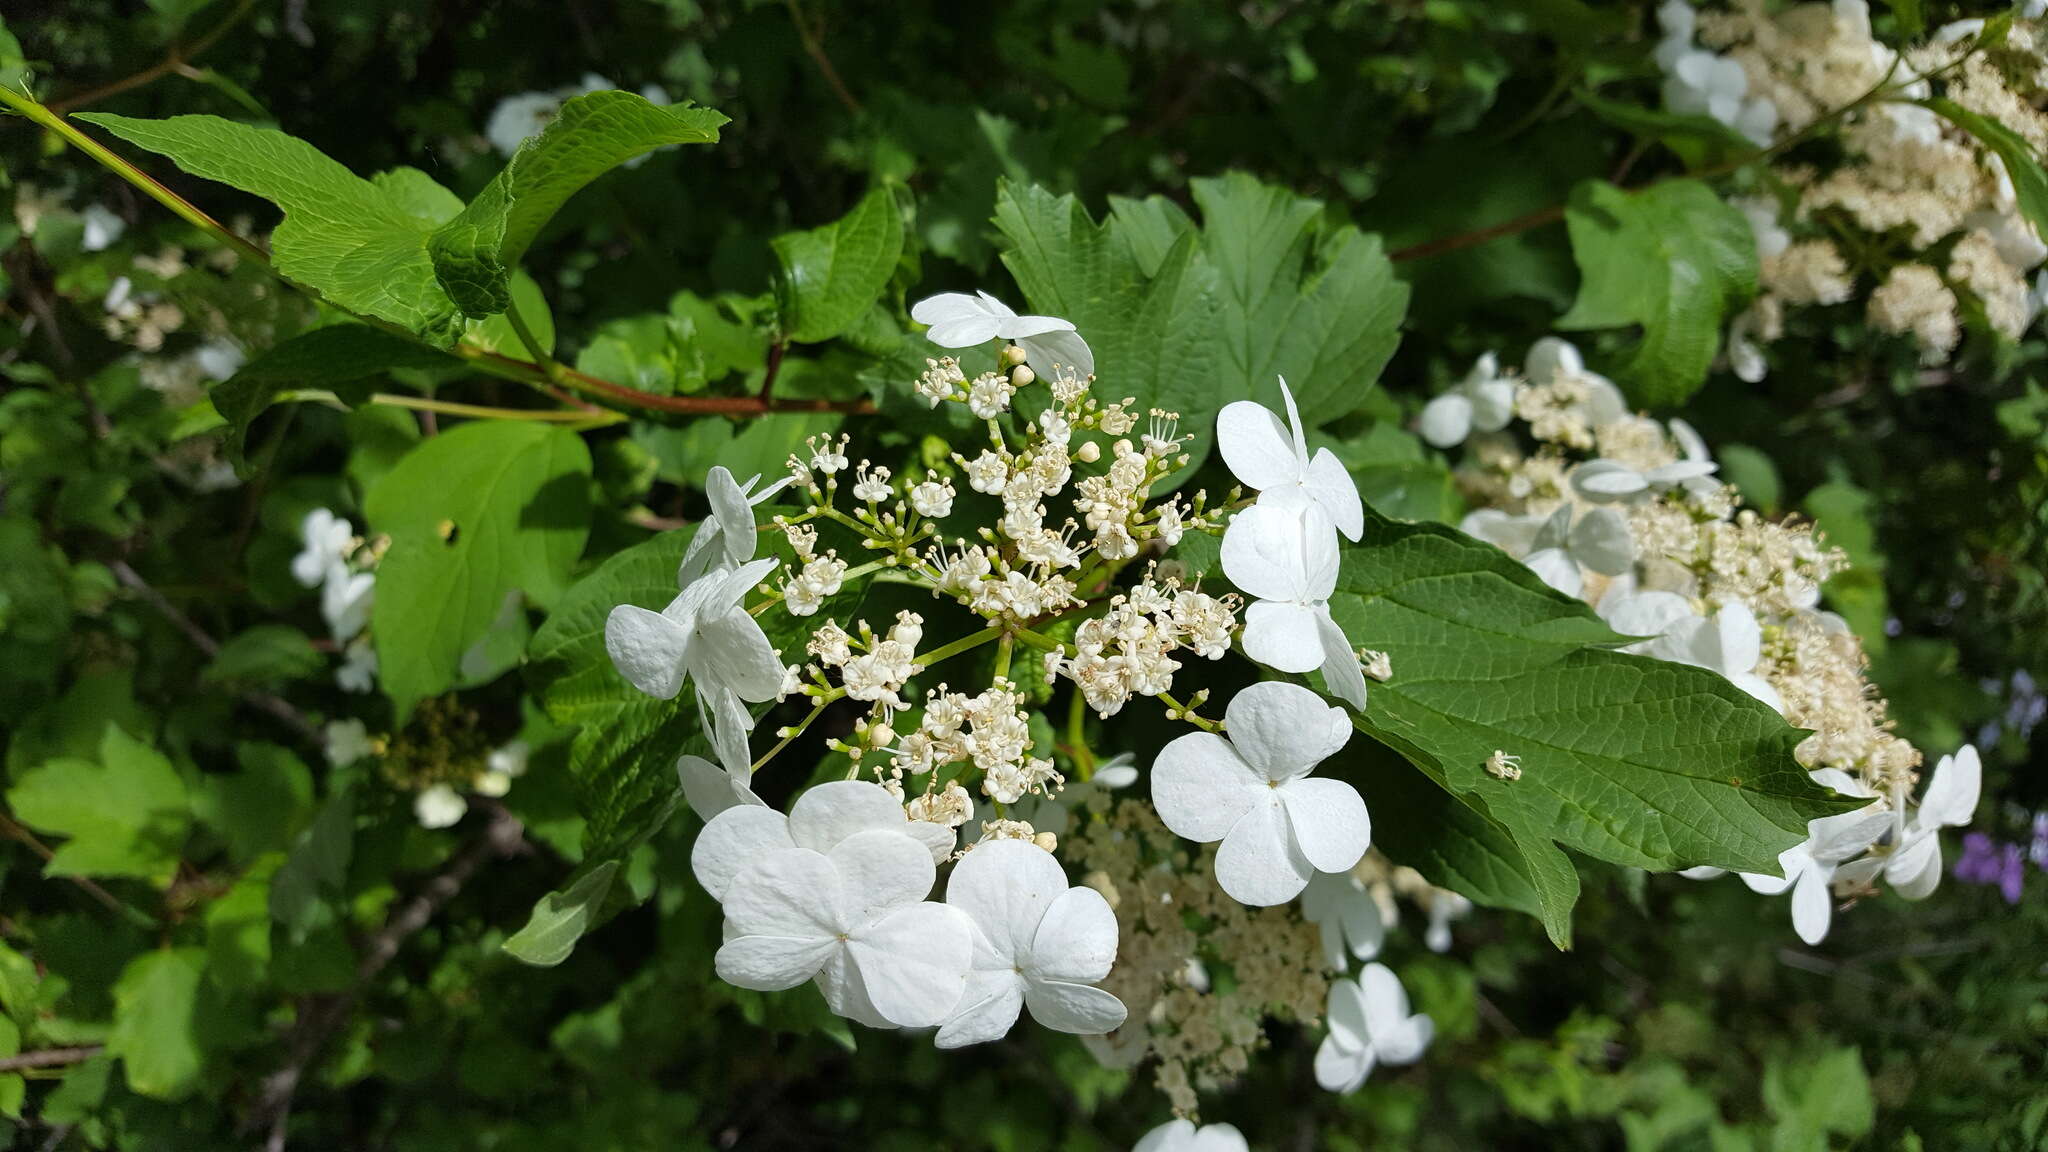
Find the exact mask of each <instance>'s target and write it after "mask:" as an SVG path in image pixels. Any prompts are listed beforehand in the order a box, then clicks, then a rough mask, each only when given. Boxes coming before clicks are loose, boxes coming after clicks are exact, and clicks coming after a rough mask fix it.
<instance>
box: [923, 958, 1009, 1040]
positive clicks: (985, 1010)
mask: <svg viewBox="0 0 2048 1152" xmlns="http://www.w3.org/2000/svg"><path fill="white" fill-rule="evenodd" d="M1023 1010H1024V977H1023V976H1021V975H1019V974H1018V973H1017V972H1016V971H1015V970H1013V969H1009V968H1003V969H997V970H994V971H978V972H973V973H970V974H969V975H968V977H967V989H966V991H964V992H962V993H961V994H960V1003H959V1004H958V1005H956V1006H955V1010H954V1012H953V1014H952V1015H951V1016H950V1017H948V1018H947V1020H946V1022H945V1023H944V1024H942V1025H940V1026H939V1034H938V1035H937V1036H936V1037H934V1038H933V1043H935V1044H937V1045H938V1046H939V1047H941V1048H964V1047H966V1046H967V1045H969V1044H985V1043H987V1042H989V1041H991V1040H1000V1039H1002V1038H1003V1037H1005V1036H1007V1035H1009V1034H1010V1029H1011V1028H1013V1027H1015V1026H1016V1024H1017V1017H1018V1015H1019V1014H1020V1013H1022V1012H1023Z"/></svg>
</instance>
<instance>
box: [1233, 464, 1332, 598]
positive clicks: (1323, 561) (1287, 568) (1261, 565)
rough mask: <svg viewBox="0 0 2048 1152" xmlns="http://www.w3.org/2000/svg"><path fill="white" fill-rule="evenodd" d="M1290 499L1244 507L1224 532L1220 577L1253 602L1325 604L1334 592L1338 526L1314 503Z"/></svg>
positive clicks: (1297, 498)
mask: <svg viewBox="0 0 2048 1152" xmlns="http://www.w3.org/2000/svg"><path fill="white" fill-rule="evenodd" d="M1283 491H1284V490H1283ZM1297 492H1298V490H1297ZM1294 500H1295V501H1296V502H1293V503H1277V504H1275V503H1262V504H1257V505H1254V506H1252V507H1250V508H1246V509H1244V510H1243V511H1241V512H1239V513H1238V514H1237V515H1236V516H1233V517H1232V518H1231V521H1230V526H1229V527H1228V528H1226V529H1225V530H1224V532H1223V548H1222V561H1223V573H1224V575H1226V576H1228V577H1229V578H1230V582H1231V583H1233V584H1235V585H1237V586H1238V587H1239V588H1241V589H1243V590H1244V591H1245V592H1246V593H1247V594H1249V595H1251V596H1253V597H1255V598H1257V599H1260V600H1285V601H1295V602H1306V601H1312V600H1326V599H1328V598H1329V596H1330V593H1331V591H1333V590H1334V589H1335V587H1336V584H1337V565H1338V554H1337V533H1336V526H1335V525H1334V524H1332V523H1331V521H1330V518H1329V516H1328V515H1327V514H1325V513H1324V512H1323V511H1322V510H1321V509H1320V508H1317V507H1316V506H1315V505H1314V504H1309V503H1300V502H1299V496H1298V495H1297V496H1296V497H1294Z"/></svg>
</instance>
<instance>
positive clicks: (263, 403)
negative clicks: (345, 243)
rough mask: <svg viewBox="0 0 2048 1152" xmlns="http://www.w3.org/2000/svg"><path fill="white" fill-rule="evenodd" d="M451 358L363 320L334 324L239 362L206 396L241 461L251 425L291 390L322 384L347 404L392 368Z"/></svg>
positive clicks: (363, 396) (433, 364)
mask: <svg viewBox="0 0 2048 1152" xmlns="http://www.w3.org/2000/svg"><path fill="white" fill-rule="evenodd" d="M451 363H453V361H451V360H449V359H448V357H446V356H444V355H442V354H441V353H439V352H436V351H434V350H433V349H432V348H428V347H425V346H423V345H421V344H419V343H418V342H416V341H413V340H408V339H406V338H405V337H403V336H400V335H397V334H396V333H392V332H386V331H384V330H383V329H382V328H372V327H370V326H369V325H367V324H333V325H329V326H328V327H325V328H315V329H313V330H312V331H311V332H304V333H301V334H299V335H297V336H294V337H292V338H291V339H289V340H287V341H285V342H284V343H282V344H279V345H277V346H276V347H274V348H272V349H270V350H269V351H268V352H265V353H263V355H261V356H258V357H257V358H256V359H254V360H252V361H250V362H249V363H248V364H245V365H243V366H242V369H241V371H239V372H236V373H235V374H234V376H233V377H231V378H230V379H227V380H223V381H221V382H220V383H219V384H216V385H214V386H213V389H212V391H211V392H209V393H208V395H209V397H210V398H211V399H212V400H213V406H214V408H215V409H216V410H218V411H219V412H220V415H221V417H222V419H225V420H226V421H227V422H228V428H229V432H228V452H229V455H230V458H232V459H234V460H237V461H239V460H240V459H241V456H242V445H243V442H244V441H245V440H246V439H247V437H248V434H249V425H250V424H252V423H253V422H255V419H256V417H258V416H260V415H262V414H263V410H264V409H266V408H268V407H270V405H271V404H272V403H273V402H275V401H276V399H277V397H278V394H279V393H282V392H286V391H291V390H294V389H326V390H327V391H330V392H332V393H334V394H335V395H336V396H337V397H339V398H340V400H341V402H342V403H344V404H348V405H351V406H353V405H357V404H361V403H364V402H365V401H367V400H368V399H369V398H370V388H369V387H368V385H367V384H365V383H364V382H365V381H368V380H370V379H372V378H374V377H379V376H382V375H384V374H385V373H387V372H389V371H391V370H392V369H394V368H440V367H445V366H447V365H449V364H451Z"/></svg>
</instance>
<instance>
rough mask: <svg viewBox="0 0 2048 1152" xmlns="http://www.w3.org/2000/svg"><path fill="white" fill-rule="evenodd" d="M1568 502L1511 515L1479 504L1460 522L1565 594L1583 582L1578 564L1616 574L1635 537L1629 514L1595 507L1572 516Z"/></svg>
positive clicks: (1630, 559) (1631, 556)
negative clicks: (1546, 512) (1545, 511)
mask: <svg viewBox="0 0 2048 1152" xmlns="http://www.w3.org/2000/svg"><path fill="white" fill-rule="evenodd" d="M1572 511H1573V510H1572V506H1571V505H1570V504H1559V505H1558V506H1557V510H1556V511H1554V512H1552V513H1551V514H1550V515H1549V516H1511V515H1509V514H1508V513H1506V512H1502V511H1501V510H1499V509H1497V508H1481V509H1480V510H1478V511H1477V512H1474V513H1472V514H1471V515H1469V516H1466V517H1465V519H1464V521H1463V522H1462V523H1461V524H1459V525H1458V527H1459V529H1460V530H1461V531H1463V532H1464V533H1465V534H1466V535H1469V536H1476V537H1478V538H1479V539H1481V540H1484V541H1486V542H1487V543H1489V544H1492V545H1493V546H1494V547H1496V548H1499V549H1500V550H1501V551H1503V552H1506V553H1507V554H1508V555H1510V556H1513V557H1515V558H1516V559H1519V560H1520V561H1521V562H1522V563H1524V564H1526V565H1528V567H1529V569H1530V571H1532V572H1534V573H1536V575H1537V576H1539V577H1541V578H1542V579H1543V582H1544V583H1545V584H1548V585H1550V586H1551V587H1552V588H1555V589H1557V590H1558V591H1559V592H1562V593H1564V594H1565V595H1567V596H1574V597H1575V596H1577V595H1578V594H1579V593H1580V592H1581V591H1583V590H1584V588H1585V586H1586V579H1585V573H1584V572H1583V571H1581V569H1582V568H1590V569H1592V570H1593V571H1595V572H1598V573H1600V574H1601V575H1603V576H1617V575H1620V574H1621V573H1623V572H1625V571H1627V570H1628V568H1629V566H1630V565H1631V564H1633V563H1635V558H1636V548H1635V538H1634V535H1633V534H1632V533H1631V532H1630V530H1629V526H1628V519H1627V518H1626V517H1624V516H1623V515H1622V514H1621V513H1619V512H1617V511H1615V510H1614V509H1612V508H1595V509H1592V510H1591V511H1589V512H1587V513H1586V514H1585V515H1583V516H1579V517H1577V518H1576V520H1574V518H1573V515H1572Z"/></svg>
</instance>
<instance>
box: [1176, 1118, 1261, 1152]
mask: <svg viewBox="0 0 2048 1152" xmlns="http://www.w3.org/2000/svg"><path fill="white" fill-rule="evenodd" d="M1187 1152H1251V1146H1250V1145H1248V1144H1246V1143H1245V1140H1244V1133H1242V1132H1239V1131H1238V1130H1237V1126H1236V1125H1235V1124H1204V1125H1203V1126H1202V1128H1201V1130H1200V1131H1198V1132H1196V1133H1195V1140H1194V1143H1192V1144H1190V1145H1188V1148H1187Z"/></svg>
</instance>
